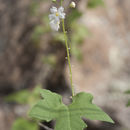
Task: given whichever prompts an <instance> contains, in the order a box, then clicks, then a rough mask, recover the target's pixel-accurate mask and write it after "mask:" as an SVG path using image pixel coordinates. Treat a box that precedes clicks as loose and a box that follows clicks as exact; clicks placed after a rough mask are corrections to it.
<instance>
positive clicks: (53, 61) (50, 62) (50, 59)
mask: <svg viewBox="0 0 130 130" xmlns="http://www.w3.org/2000/svg"><path fill="white" fill-rule="evenodd" d="M43 62H44V63H45V64H48V65H51V66H52V67H54V66H55V65H56V56H55V55H48V56H44V57H43Z"/></svg>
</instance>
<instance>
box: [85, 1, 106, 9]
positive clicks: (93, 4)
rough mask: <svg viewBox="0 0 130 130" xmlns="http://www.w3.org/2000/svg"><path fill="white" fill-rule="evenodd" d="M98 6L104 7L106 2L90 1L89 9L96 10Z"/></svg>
mask: <svg viewBox="0 0 130 130" xmlns="http://www.w3.org/2000/svg"><path fill="white" fill-rule="evenodd" d="M98 6H104V1H103V0H89V1H88V7H89V8H96V7H98Z"/></svg>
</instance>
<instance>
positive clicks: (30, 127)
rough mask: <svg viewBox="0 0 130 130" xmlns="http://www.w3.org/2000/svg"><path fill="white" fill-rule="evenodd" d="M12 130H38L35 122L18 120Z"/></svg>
mask: <svg viewBox="0 0 130 130" xmlns="http://www.w3.org/2000/svg"><path fill="white" fill-rule="evenodd" d="M12 130H38V125H37V123H36V122H32V121H29V120H26V119H24V118H19V119H17V120H15V122H14V123H13V125H12Z"/></svg>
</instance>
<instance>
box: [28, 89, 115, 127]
mask: <svg viewBox="0 0 130 130" xmlns="http://www.w3.org/2000/svg"><path fill="white" fill-rule="evenodd" d="M40 92H41V96H42V97H43V98H44V99H42V100H40V101H39V102H38V103H37V104H36V105H34V107H33V108H32V109H31V111H30V113H29V116H30V117H33V118H37V119H40V120H44V121H51V120H56V125H55V130H61V129H62V130H83V128H85V127H86V124H85V123H84V122H83V120H82V119H81V118H82V117H85V118H87V119H91V120H101V121H107V122H111V123H113V120H112V119H111V118H110V117H109V116H108V115H107V114H106V113H105V112H103V111H102V110H101V109H100V108H99V107H97V106H96V105H94V104H93V103H92V100H93V97H92V95H91V94H88V93H84V92H81V93H78V94H77V95H75V96H74V97H73V98H72V103H71V104H70V105H68V106H66V105H65V104H63V103H62V97H61V96H60V95H58V94H56V93H52V92H51V91H49V90H41V91H40Z"/></svg>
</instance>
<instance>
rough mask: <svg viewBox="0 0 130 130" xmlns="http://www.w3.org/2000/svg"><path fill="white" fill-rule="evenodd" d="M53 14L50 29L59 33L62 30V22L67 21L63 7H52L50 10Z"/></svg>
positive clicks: (50, 17) (50, 18)
mask: <svg viewBox="0 0 130 130" xmlns="http://www.w3.org/2000/svg"><path fill="white" fill-rule="evenodd" d="M50 12H51V14H50V15H49V20H50V27H51V28H52V30H54V31H58V30H59V28H60V21H61V20H62V19H65V13H64V8H63V7H62V6H61V7H59V8H58V9H57V8H56V7H54V6H53V7H52V8H51V9H50Z"/></svg>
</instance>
